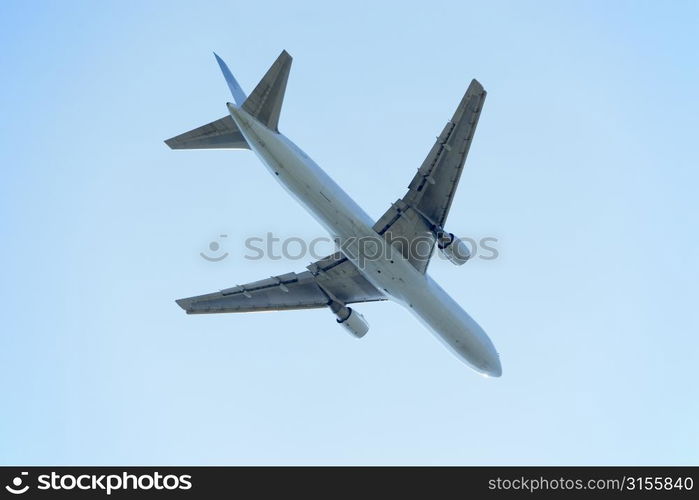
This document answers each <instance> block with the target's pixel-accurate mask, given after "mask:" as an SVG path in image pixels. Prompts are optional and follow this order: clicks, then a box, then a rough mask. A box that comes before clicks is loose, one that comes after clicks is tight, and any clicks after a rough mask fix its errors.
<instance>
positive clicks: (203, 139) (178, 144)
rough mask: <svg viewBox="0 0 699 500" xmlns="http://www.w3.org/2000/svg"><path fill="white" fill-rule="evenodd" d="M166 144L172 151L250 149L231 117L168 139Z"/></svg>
mask: <svg viewBox="0 0 699 500" xmlns="http://www.w3.org/2000/svg"><path fill="white" fill-rule="evenodd" d="M165 144H167V145H168V146H170V148H171V149H250V146H248V143H247V141H246V140H245V137H243V134H241V133H240V130H238V126H237V125H236V124H235V122H234V121H233V118H231V117H230V115H229V116H225V117H223V118H221V119H219V120H216V121H214V122H211V123H207V124H206V125H202V126H201V127H199V128H195V129H194V130H190V131H189V132H185V133H184V134H180V135H178V136H175V137H173V138H171V139H168V140H166V141H165Z"/></svg>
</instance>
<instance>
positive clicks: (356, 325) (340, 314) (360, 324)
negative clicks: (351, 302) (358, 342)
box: [332, 306, 369, 339]
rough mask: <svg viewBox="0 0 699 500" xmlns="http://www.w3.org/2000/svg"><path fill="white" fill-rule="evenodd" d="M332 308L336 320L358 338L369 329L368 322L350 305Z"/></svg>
mask: <svg viewBox="0 0 699 500" xmlns="http://www.w3.org/2000/svg"><path fill="white" fill-rule="evenodd" d="M332 309H333V312H334V313H335V315H336V316H337V322H338V323H339V324H341V325H342V326H344V327H345V329H346V330H347V331H348V332H350V333H351V334H352V335H354V336H355V337H357V338H358V339H361V338H362V337H363V336H364V335H366V333H367V332H368V331H369V323H367V321H366V320H365V319H364V316H362V315H361V314H359V313H358V312H357V311H355V310H354V309H352V308H351V307H347V306H340V307H339V308H335V307H333V308H332ZM335 309H337V310H335Z"/></svg>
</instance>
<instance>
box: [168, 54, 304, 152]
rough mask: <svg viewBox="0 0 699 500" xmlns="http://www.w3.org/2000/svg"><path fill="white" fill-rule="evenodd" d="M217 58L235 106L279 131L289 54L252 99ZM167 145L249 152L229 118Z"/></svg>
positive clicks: (236, 127) (208, 124)
mask: <svg viewBox="0 0 699 500" xmlns="http://www.w3.org/2000/svg"><path fill="white" fill-rule="evenodd" d="M214 56H215V57H216V61H217V62H218V65H219V67H220V68H221V72H222V73H223V77H224V78H225V79H226V83H227V84H228V88H229V89H230V91H231V94H232V95H233V100H234V101H235V103H236V104H237V105H238V106H240V107H242V108H243V109H244V110H245V111H247V112H248V113H249V114H250V115H252V116H253V117H254V118H256V119H257V120H258V121H259V122H260V123H262V124H263V125H265V126H266V127H268V128H269V129H271V130H274V131H275V132H279V129H278V126H279V114H280V113H281V109H282V103H283V102H284V92H285V91H286V82H287V80H288V79H289V71H290V69H291V60H292V59H291V56H290V55H289V53H288V52H287V51H286V50H284V51H282V53H281V54H280V55H279V57H277V60H276V61H274V64H272V66H271V67H270V68H269V70H267V73H265V76H263V77H262V80H260V83H258V84H257V87H255V90H253V91H252V94H250V96H249V97H248V96H246V95H245V92H244V91H243V89H242V88H241V87H240V85H239V84H238V82H237V80H236V79H235V77H234V76H233V73H231V70H230V69H228V66H227V65H226V63H225V62H223V60H222V59H221V58H220V57H219V56H218V55H217V54H216V53H214ZM165 144H167V145H168V146H170V148H172V149H250V146H249V145H248V143H247V141H246V140H245V137H243V134H242V133H241V132H240V130H238V126H237V125H236V124H235V122H234V121H233V119H232V118H231V117H230V115H229V116H224V117H223V118H219V119H218V120H215V121H213V122H211V123H207V124H206V125H202V126H201V127H198V128H195V129H193V130H190V131H189V132H185V133H184V134H180V135H178V136H175V137H172V138H170V139H168V140H166V141H165Z"/></svg>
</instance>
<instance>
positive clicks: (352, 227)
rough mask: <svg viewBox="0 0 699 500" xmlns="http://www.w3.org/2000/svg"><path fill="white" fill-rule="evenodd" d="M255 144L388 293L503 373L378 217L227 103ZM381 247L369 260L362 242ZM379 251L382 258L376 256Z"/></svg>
mask: <svg viewBox="0 0 699 500" xmlns="http://www.w3.org/2000/svg"><path fill="white" fill-rule="evenodd" d="M228 108H229V110H230V114H231V116H232V118H233V120H234V121H235V122H236V124H237V125H238V127H239V129H240V131H241V132H242V133H243V135H244V136H245V139H246V140H247V142H248V144H249V146H250V148H251V149H252V150H253V151H254V152H255V153H256V154H257V155H258V156H259V157H260V159H261V160H262V162H263V163H264V164H265V165H266V166H267V168H268V169H269V170H270V171H271V172H272V175H273V176H274V177H276V178H277V180H278V181H279V182H280V183H281V185H282V186H284V188H285V189H286V190H287V191H288V192H289V193H291V194H292V195H293V196H294V198H296V200H298V201H299V203H301V204H302V205H303V206H304V207H305V208H306V210H308V212H309V213H310V214H311V215H313V217H314V218H315V219H316V220H318V222H319V223H320V224H321V225H322V226H323V227H324V228H325V229H326V230H327V231H328V232H329V233H330V234H331V236H332V237H333V238H334V239H335V241H337V242H338V243H340V244H341V245H343V246H342V248H343V250H344V253H345V255H346V257H347V258H348V259H349V260H350V261H352V263H354V264H355V265H356V266H357V267H358V268H359V270H360V271H361V272H362V274H363V275H364V276H365V277H366V279H367V280H368V281H369V282H370V283H371V284H372V285H374V286H375V287H376V288H377V289H379V290H382V291H383V292H384V293H385V294H386V296H387V297H388V298H389V299H391V300H393V301H395V302H398V303H400V304H401V305H403V306H405V307H406V308H408V309H409V310H410V311H411V312H412V313H413V314H415V315H416V316H417V317H418V318H419V319H420V320H421V321H422V322H423V323H424V324H425V325H426V326H427V327H428V328H429V329H430V330H431V331H432V332H433V333H434V334H435V335H436V336H437V338H438V339H439V340H441V341H442V342H443V343H444V344H445V345H446V346H447V347H448V348H449V349H450V350H451V351H452V352H454V353H455V354H456V355H457V356H458V357H459V358H460V359H462V360H463V361H465V362H466V363H468V364H469V365H470V366H471V367H473V368H474V369H475V370H477V371H478V372H480V373H482V374H485V375H490V376H495V377H498V376H500V375H501V373H502V369H501V366H500V359H499V357H498V354H497V351H496V350H495V347H494V346H493V343H492V342H491V340H490V338H489V337H488V335H486V333H485V332H484V331H483V329H482V328H481V327H480V326H479V325H478V323H476V322H475V321H474V320H473V319H472V318H471V317H470V316H469V315H468V314H467V313H466V311H464V310H463V309H462V308H461V307H460V306H459V305H458V304H457V303H456V302H455V301H454V299H452V298H451V296H449V294H447V293H446V292H445V291H444V290H443V289H442V288H441V287H440V286H439V285H438V284H437V283H435V281H434V280H432V278H430V277H429V276H428V275H426V274H422V273H420V272H419V271H418V270H417V269H415V268H414V267H413V266H412V264H410V262H408V260H407V259H405V258H404V257H403V255H402V254H401V253H400V252H399V251H398V250H395V249H394V248H393V247H392V246H390V245H389V244H388V243H387V242H386V241H385V240H384V239H383V238H381V237H378V234H377V233H376V231H374V229H373V225H374V221H373V220H372V219H371V218H370V217H369V216H368V215H367V214H366V213H365V212H364V210H362V208H361V207H359V205H357V204H356V203H355V202H354V200H353V199H352V198H350V197H349V196H348V195H347V193H345V192H344V191H343V190H342V189H341V188H340V187H339V186H338V185H337V184H336V183H335V182H334V181H333V180H332V179H331V178H330V177H329V176H328V175H327V174H326V173H325V172H324V171H323V170H322V169H321V168H320V167H319V166H318V165H316V163H315V162H314V161H313V160H311V158H309V157H308V155H306V154H305V153H304V152H303V151H301V149H299V148H298V147H297V146H296V145H295V144H294V143H293V142H291V141H290V140H289V139H287V138H286V137H285V136H283V135H282V134H279V133H276V132H274V131H272V130H270V129H268V128H267V127H265V126H264V125H262V124H260V123H259V122H258V121H257V120H255V119H254V118H253V117H251V116H250V115H249V114H248V113H247V112H246V111H245V110H243V109H241V108H238V107H236V106H234V105H233V104H228ZM367 241H372V242H375V243H372V244H374V245H376V244H378V245H379V246H380V248H379V249H377V251H374V250H372V251H371V255H372V258H365V256H363V255H364V254H363V252H362V251H361V250H360V245H366V243H365V242H367ZM376 255H378V257H375V256H376Z"/></svg>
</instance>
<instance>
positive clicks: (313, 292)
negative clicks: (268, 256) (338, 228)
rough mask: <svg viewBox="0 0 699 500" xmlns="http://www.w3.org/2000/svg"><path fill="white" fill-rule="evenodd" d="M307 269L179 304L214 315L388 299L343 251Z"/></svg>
mask: <svg viewBox="0 0 699 500" xmlns="http://www.w3.org/2000/svg"><path fill="white" fill-rule="evenodd" d="M307 269H308V270H307V271H304V272H301V273H287V274H282V275H280V276H272V277H271V278H267V279H263V280H260V281H255V282H252V283H247V284H245V285H237V286H234V287H232V288H228V289H225V290H221V291H220V292H214V293H209V294H206V295H199V296H196V297H189V298H186V299H180V300H178V301H177V304H178V305H179V306H180V307H182V309H184V310H185V311H186V312H187V314H213V313H231V312H253V311H281V310H289V309H313V308H321V307H326V306H328V305H329V304H330V302H331V301H332V300H338V301H340V302H342V303H343V304H352V303H356V302H370V301H376V300H386V297H385V295H384V294H383V293H382V292H380V291H379V290H377V289H376V288H375V287H374V286H373V285H372V284H371V283H369V282H368V281H367V280H366V278H364V276H362V274H361V273H360V272H359V270H358V269H357V268H356V267H355V265H354V264H352V263H351V262H350V261H349V260H347V258H346V257H344V256H343V255H342V253H340V252H336V253H334V254H333V255H330V256H328V257H325V258H324V259H321V260H319V261H317V262H314V263H313V264H311V265H309V266H308V267H307Z"/></svg>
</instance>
